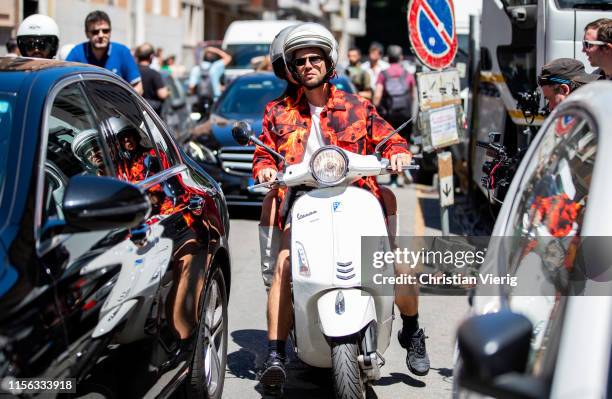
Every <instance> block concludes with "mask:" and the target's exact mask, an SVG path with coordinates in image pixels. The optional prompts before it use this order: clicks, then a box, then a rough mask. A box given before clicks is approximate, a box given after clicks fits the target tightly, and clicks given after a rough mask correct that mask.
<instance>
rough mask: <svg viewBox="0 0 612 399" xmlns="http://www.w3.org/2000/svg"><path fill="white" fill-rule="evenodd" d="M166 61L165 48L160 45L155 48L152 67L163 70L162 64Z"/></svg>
mask: <svg viewBox="0 0 612 399" xmlns="http://www.w3.org/2000/svg"><path fill="white" fill-rule="evenodd" d="M163 62H164V49H163V48H161V47H158V48H156V49H155V53H154V54H153V60H152V61H151V68H152V69H155V70H156V71H161V68H162V64H163Z"/></svg>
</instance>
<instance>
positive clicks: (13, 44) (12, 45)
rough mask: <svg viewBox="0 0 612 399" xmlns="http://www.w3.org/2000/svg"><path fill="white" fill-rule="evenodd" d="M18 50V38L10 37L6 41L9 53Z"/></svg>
mask: <svg viewBox="0 0 612 399" xmlns="http://www.w3.org/2000/svg"><path fill="white" fill-rule="evenodd" d="M15 50H17V39H15V38H10V39H8V41H7V42H6V51H7V52H9V53H14V52H15Z"/></svg>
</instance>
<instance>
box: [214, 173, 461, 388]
mask: <svg viewBox="0 0 612 399" xmlns="http://www.w3.org/2000/svg"><path fill="white" fill-rule="evenodd" d="M394 192H395V194H396V196H397V198H398V205H399V214H400V220H401V224H400V226H401V227H400V232H401V234H402V235H424V234H426V235H439V234H440V231H439V230H438V227H439V224H438V222H436V219H439V213H438V212H439V211H438V210H437V208H435V207H431V206H423V204H426V203H428V201H429V202H431V200H432V199H435V194H432V193H431V192H428V191H427V190H423V189H420V188H418V187H416V186H414V185H411V186H408V187H403V188H397V189H394ZM423 210H425V212H424V211H423ZM436 211H438V212H436ZM232 216H233V218H232V221H231V231H230V246H231V247H230V249H231V255H232V288H231V296H230V302H229V339H228V352H227V353H228V359H227V370H226V377H225V388H224V391H223V397H224V398H227V399H235V398H239V399H250V398H260V397H261V392H262V390H261V386H260V385H259V383H258V381H257V372H258V371H259V368H260V367H261V364H262V362H263V360H264V358H265V356H266V354H267V340H266V317H265V307H266V293H265V288H264V285H263V282H262V280H261V275H260V269H259V244H258V230H257V224H258V216H259V210H258V209H251V210H248V209H240V210H238V212H232ZM467 309H468V304H467V298H466V297H465V296H440V295H431V294H423V293H422V295H421V298H420V307H419V316H420V317H419V323H420V325H421V327H423V328H424V329H425V333H426V335H427V336H428V337H429V338H428V339H427V341H426V342H427V350H428V353H429V357H430V360H431V370H430V372H429V374H428V375H427V376H425V377H418V376H415V375H412V374H411V373H410V372H409V371H408V368H407V367H406V362H405V358H406V351H405V350H404V349H402V348H401V346H400V345H399V343H398V342H397V331H398V330H399V329H400V327H401V319H399V317H398V318H397V319H396V320H395V322H394V325H393V334H392V340H391V345H390V346H389V348H388V349H387V351H386V352H385V353H384V357H385V359H386V364H385V366H384V367H383V368H382V374H381V375H382V377H381V379H380V380H379V381H376V382H374V384H373V387H372V388H373V395H372V397H373V398H376V397H377V398H380V399H384V398H411V397H415V398H416V397H418V398H449V397H450V396H451V390H452V367H453V361H452V358H453V351H454V339H455V335H454V334H455V330H456V327H457V325H458V323H459V322H460V321H461V320H462V318H463V317H464V315H465V314H466V312H467ZM398 314H399V312H398V311H397V309H396V315H398ZM288 369H289V378H288V382H287V384H286V386H285V393H284V397H286V398H315V397H316V398H321V399H323V398H331V397H332V386H331V377H330V375H331V374H330V370H329V369H315V368H312V367H309V366H307V365H305V364H303V363H301V362H300V361H299V360H297V359H296V358H295V357H293V358H292V360H291V362H290V364H289V366H288Z"/></svg>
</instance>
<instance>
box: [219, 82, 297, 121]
mask: <svg viewBox="0 0 612 399" xmlns="http://www.w3.org/2000/svg"><path fill="white" fill-rule="evenodd" d="M286 86H287V82H285V81H284V80H280V79H276V78H274V77H272V76H270V77H267V78H262V79H260V80H254V79H250V78H247V79H240V78H238V80H236V81H234V82H233V83H232V85H231V86H230V87H228V89H227V91H226V93H225V94H224V96H223V98H222V99H221V100H220V103H219V105H218V107H217V112H218V113H219V114H221V115H228V114H240V115H257V116H258V117H261V115H263V112H264V110H265V108H266V104H267V103H268V102H270V101H272V100H274V99H275V98H277V97H278V96H280V95H281V94H282V93H283V91H284V90H285V87H286Z"/></svg>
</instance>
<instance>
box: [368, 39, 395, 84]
mask: <svg viewBox="0 0 612 399" xmlns="http://www.w3.org/2000/svg"><path fill="white" fill-rule="evenodd" d="M382 55H383V46H382V44H380V43H378V42H372V44H370V51H369V53H368V61H366V62H364V63H363V64H362V65H361V68H363V70H364V71H366V72H367V73H368V74H369V75H370V85H371V86H372V93H374V92H375V91H376V82H377V81H378V75H380V73H381V72H382V71H384V70H385V69H387V68H389V63H388V62H386V61H385V60H383V59H382Z"/></svg>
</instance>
